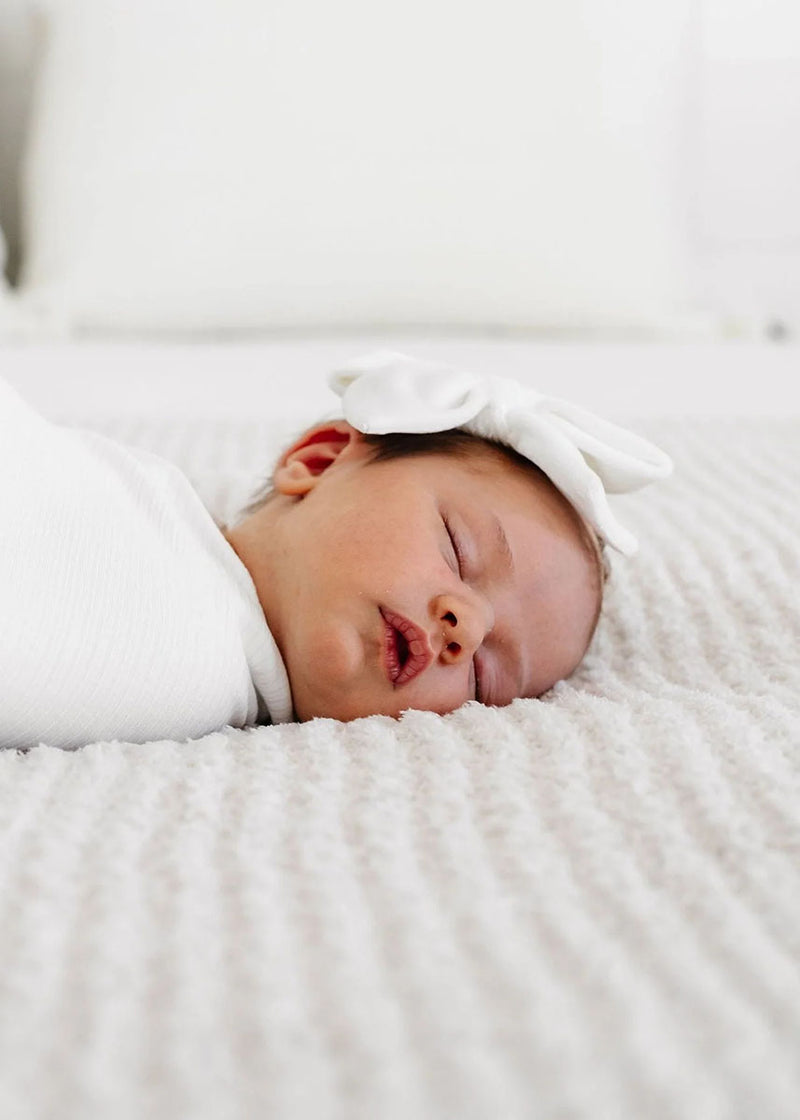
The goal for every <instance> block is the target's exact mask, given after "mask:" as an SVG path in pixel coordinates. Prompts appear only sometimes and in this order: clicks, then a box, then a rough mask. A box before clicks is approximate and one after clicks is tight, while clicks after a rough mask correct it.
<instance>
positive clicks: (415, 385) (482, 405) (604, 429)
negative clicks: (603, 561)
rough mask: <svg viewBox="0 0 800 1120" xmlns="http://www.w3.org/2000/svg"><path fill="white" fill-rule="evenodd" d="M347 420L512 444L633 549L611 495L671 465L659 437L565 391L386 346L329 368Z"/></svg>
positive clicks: (374, 429) (615, 540) (589, 517)
mask: <svg viewBox="0 0 800 1120" xmlns="http://www.w3.org/2000/svg"><path fill="white" fill-rule="evenodd" d="M329 383H330V386H331V388H332V389H333V390H334V391H335V392H336V393H338V394H339V396H340V397H341V398H342V411H343V415H344V419H345V420H347V421H348V423H350V424H352V426H353V427H354V428H356V429H357V430H358V431H360V432H364V433H365V434H368V435H386V434H387V433H388V432H409V433H411V432H417V433H418V432H443V431H447V430H448V429H450V428H461V429H463V430H464V431H466V432H471V433H473V435H477V436H482V437H483V438H484V439H490V440H495V441H497V442H498V443H502V444H506V445H507V446H508V447H513V448H514V449H515V450H516V451H518V452H519V453H520V454H521V455H524V456H525V458H526V459H530V461H531V462H532V463H535V464H536V466H538V467H540V468H541V470H543V471H544V473H545V474H546V475H547V476H548V478H549V479H550V480H551V482H553V483H554V485H555V486H557V487H558V489H559V490H560V491H561V493H562V494H563V495H564V496H565V497H566V498H567V500H568V501H569V502H571V504H572V505H573V506H574V507H575V508H576V509H577V510H578V512H579V513H580V514H581V515H582V516H583V517H584V518H585V519H586V521H588V522H589V524H590V525H591V526H592V527H593V528H594V530H595V532H596V533H597V534H598V536H599V537H600V539H601V541H602V542H603V543H604V544H608V545H610V546H611V547H612V548H615V549H617V551H618V552H621V553H622V554H623V555H625V556H632V555H633V554H634V553H635V552H636V551H637V549H638V547H639V546H638V542H637V540H636V537H635V536H634V535H633V533H631V532H630V530H628V529H626V528H625V527H624V525H621V524H620V522H619V521H618V520H617V519H616V517H615V516H614V514H613V513H612V511H611V507H610V505H609V503H608V498H607V496H606V495H607V494H621V493H626V492H628V491H631V490H638V489H640V488H641V487H642V486H647V485H648V484H649V483H651V482H655V481H656V480H657V479H659V478H666V477H667V475H669V474H671V472H672V461H671V459H670V458H669V456H668V455H665V454H664V452H663V451H661V450H660V449H659V448H658V447H656V446H655V444H652V443H650V442H649V441H648V440H646V439H642V437H641V436H637V435H635V434H634V433H633V432H630V431H628V430H627V429H626V428H620V427H618V426H617V425H616V424H611V423H609V421H607V420H603V419H601V417H599V416H596V415H595V414H594V413H592V412H587V411H586V410H585V409H582V408H578V407H577V406H576V405H574V404H570V402H569V401H565V400H562V399H561V398H559V397H550V396H545V395H544V394H542V393H538V392H536V390H535V389H529V388H527V387H526V386H525V385H522V384H521V383H520V382H518V381H514V380H512V379H511V378H508V377H481V376H479V375H477V374H473V373H466V372H463V371H462V370H458V369H455V368H453V367H452V366H448V365H443V364H441V363H439V362H427V361H421V360H419V359H417V358H410V357H408V355H406V354H399V353H394V352H393V351H390V350H380V351H376V352H375V353H373V354H367V355H365V356H364V357H361V358H356V359H355V360H353V361H351V362H348V363H347V364H346V365H344V366H340V367H339V368H338V369H336V370H334V371H333V373H332V374H331V375H330V379H329Z"/></svg>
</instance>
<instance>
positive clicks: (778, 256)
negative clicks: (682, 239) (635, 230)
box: [0, 0, 800, 334]
mask: <svg viewBox="0 0 800 1120" xmlns="http://www.w3.org/2000/svg"><path fill="white" fill-rule="evenodd" d="M63 2H68V0H63ZM664 2H665V3H668V2H669V0H664ZM695 3H696V13H695V20H694V22H693V29H692V32H691V35H690V40H691V41H689V42H688V43H687V44H686V50H687V65H686V67H685V73H686V81H687V90H686V135H685V137H684V142H683V145H682V148H683V151H684V152H685V158H684V175H683V182H682V186H681V188H680V189H681V190H683V191H684V192H685V197H684V199H683V200H681V203H680V205H681V208H682V210H683V211H684V212H685V235H686V240H687V246H688V249H689V261H690V269H691V276H690V279H691V285H692V289H693V295H694V297H695V300H696V302H697V304H698V306H699V307H704V308H707V309H712V310H721V311H723V312H725V313H726V314H727V315H728V316H729V317H730V320H731V324H732V327H736V326H737V324H738V325H739V326H741V327H743V328H746V327H748V326H753V325H755V329H756V330H757V329H758V324H760V323H762V322H767V323H768V322H770V321H774V322H775V323H776V324H778V326H777V327H776V328H775V329H776V331H778V332H780V331H781V330H782V329H788V330H789V331H790V333H793V334H798V333H800V3H798V0H695ZM33 9H34V0H0V221H2V224H3V226H4V228H5V231H6V235H7V238H8V240H9V243H10V248H11V259H10V267H11V270H12V272H13V271H14V269H15V266H16V260H17V254H18V246H19V232H18V211H19V200H18V196H17V189H16V178H15V177H16V170H17V166H18V161H19V156H20V151H21V147H22V143H23V139H24V125H25V117H26V113H27V109H28V99H29V93H30V79H31V65H32V58H33V54H34V51H33V47H34V40H35V34H34V33H35V23H34V22H33V21H32V19H31V12H32V10H33ZM780 324H783V326H781V325H780Z"/></svg>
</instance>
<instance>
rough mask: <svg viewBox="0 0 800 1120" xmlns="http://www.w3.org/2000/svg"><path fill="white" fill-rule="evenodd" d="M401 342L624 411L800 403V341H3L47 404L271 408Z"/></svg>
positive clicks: (259, 415)
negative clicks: (339, 368) (340, 367)
mask: <svg viewBox="0 0 800 1120" xmlns="http://www.w3.org/2000/svg"><path fill="white" fill-rule="evenodd" d="M382 348H389V349H395V350H400V351H403V352H406V353H409V354H412V355H415V356H418V357H426V358H430V359H432V360H437V361H445V362H450V363H452V364H454V365H457V366H460V367H461V368H465V369H469V370H474V371H475V372H479V373H491V374H500V375H505V376H510V377H517V378H519V379H520V380H523V381H526V382H527V383H529V384H531V385H533V386H534V387H535V388H538V389H540V390H541V391H542V392H547V393H552V394H553V395H558V396H563V397H567V398H568V399H572V400H575V402H576V403H580V404H582V405H583V406H584V407H586V408H589V409H592V410H594V411H597V412H599V413H600V414H601V415H606V416H608V417H609V418H611V419H614V418H616V419H620V420H624V419H626V418H629V417H637V416H677V415H693V416H697V417H701V416H719V417H725V416H782V415H800V346H791V345H776V344H773V345H768V344H756V343H744V342H739V343H728V344H712V343H673V344H656V343H621V344H613V343H608V342H599V343H579V342H574V343H565V342H542V341H523V340H519V339H492V338H468V337H452V338H442V337H433V338H424V337H420V336H415V335H412V334H408V335H404V334H399V335H387V334H371V335H370V334H361V335H348V336H337V337H328V338H312V339H307V338H306V339H289V340H286V339H283V340H273V341H258V342H231V343H186V342H183V343H180V342H172V343H167V342H157V343H154V342H149V343H145V342H127V343H120V342H117V343H102V342H85V343H70V344H63V343H62V344H27V345H15V346H5V347H0V372H2V376H4V377H7V378H8V379H9V381H11V383H12V384H14V385H15V386H16V387H17V388H18V389H19V390H20V391H22V392H23V393H24V395H25V396H26V397H28V398H29V399H30V400H31V402H32V403H33V404H35V405H36V406H37V407H39V408H40V409H41V410H42V411H43V412H45V414H48V415H50V414H52V415H54V416H59V417H62V416H63V417H72V416H74V417H78V418H80V419H83V418H87V417H91V416H103V415H117V414H127V415H141V416H151V417H164V416H187V417H207V418H209V419H210V418H214V417H217V418H220V419H225V418H229V419H237V418H241V417H249V418H251V419H265V418H269V417H271V416H274V415H275V412H276V411H285V412H291V413H309V414H313V415H315V414H316V413H317V412H318V411H319V409H320V408H322V409H325V408H326V407H329V406H330V405H331V404H332V403H333V402H334V400H335V398H334V397H333V395H332V394H330V393H329V392H328V391H327V390H326V389H325V376H326V374H327V372H328V371H329V370H330V369H332V368H334V367H335V366H336V364H337V363H339V362H342V361H345V360H347V359H349V358H352V357H354V356H356V355H359V354H362V353H367V352H369V351H371V350H374V349H382Z"/></svg>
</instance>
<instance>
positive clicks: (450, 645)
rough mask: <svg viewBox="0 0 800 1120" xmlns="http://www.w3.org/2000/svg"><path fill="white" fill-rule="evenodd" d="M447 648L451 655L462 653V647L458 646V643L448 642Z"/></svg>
mask: <svg viewBox="0 0 800 1120" xmlns="http://www.w3.org/2000/svg"><path fill="white" fill-rule="evenodd" d="M447 648H448V650H449V651H450V653H461V646H460V645H459V644H458V642H448V644H447Z"/></svg>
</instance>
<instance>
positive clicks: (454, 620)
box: [442, 611, 458, 626]
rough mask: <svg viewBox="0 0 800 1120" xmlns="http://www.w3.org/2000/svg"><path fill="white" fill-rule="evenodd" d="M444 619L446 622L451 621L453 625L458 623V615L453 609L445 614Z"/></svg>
mask: <svg viewBox="0 0 800 1120" xmlns="http://www.w3.org/2000/svg"><path fill="white" fill-rule="evenodd" d="M442 619H443V620H444V621H445V622H449V623H450V625H451V626H457V625H458V619H457V618H456V616H455V615H454V614H453V612H452V611H447V613H446V614H443V615H442Z"/></svg>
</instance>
